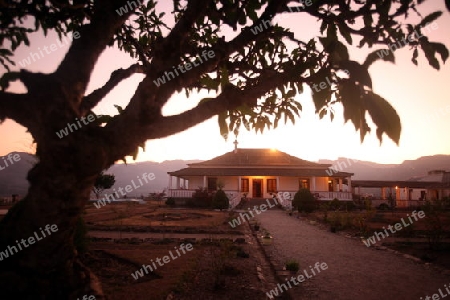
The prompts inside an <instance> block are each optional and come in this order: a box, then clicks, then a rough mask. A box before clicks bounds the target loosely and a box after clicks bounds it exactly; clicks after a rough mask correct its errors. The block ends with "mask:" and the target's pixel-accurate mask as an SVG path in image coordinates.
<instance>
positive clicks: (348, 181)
mask: <svg viewBox="0 0 450 300" xmlns="http://www.w3.org/2000/svg"><path fill="white" fill-rule="evenodd" d="M347 185H348V192H349V193H351V192H352V178H351V177H349V178H348V179H347Z"/></svg>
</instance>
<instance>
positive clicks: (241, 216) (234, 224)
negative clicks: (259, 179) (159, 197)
mask: <svg viewBox="0 0 450 300" xmlns="http://www.w3.org/2000/svg"><path fill="white" fill-rule="evenodd" d="M273 200H274V201H275V204H274V205H271V204H270V201H269V199H266V202H267V205H268V206H269V207H267V205H265V204H261V205H260V206H259V210H258V206H256V205H255V206H254V207H253V210H254V211H255V213H256V214H258V215H259V214H261V213H262V212H265V211H266V210H267V209H268V208H269V209H270V208H272V207H275V206H277V204H278V201H277V200H276V199H275V198H273ZM248 212H249V213H250V215H251V217H250V216H249V215H248V214H247V213H240V214H239V216H238V217H237V218H235V219H233V220H231V221H229V222H228V224H230V226H231V227H232V228H235V227H237V226H239V225H241V224H242V222H245V221H250V219H251V218H254V217H255V215H254V214H253V212H252V211H251V210H250V208H249V209H248ZM246 219H247V220H246ZM241 220H242V222H241Z"/></svg>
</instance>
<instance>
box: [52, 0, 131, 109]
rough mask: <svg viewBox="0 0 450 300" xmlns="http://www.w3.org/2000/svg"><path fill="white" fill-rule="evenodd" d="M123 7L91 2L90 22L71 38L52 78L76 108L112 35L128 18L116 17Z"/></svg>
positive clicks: (119, 1)
mask: <svg viewBox="0 0 450 300" xmlns="http://www.w3.org/2000/svg"><path fill="white" fill-rule="evenodd" d="M124 4H126V1H125V0H116V1H95V4H94V5H95V6H94V15H93V18H92V19H91V22H90V23H89V24H87V25H85V26H83V27H82V28H81V30H80V32H79V38H75V36H74V40H73V42H72V45H71V46H70V48H69V51H68V52H67V54H66V56H65V57H64V59H63V61H62V62H61V64H60V65H59V67H58V69H57V70H56V72H55V75H56V76H57V77H58V78H59V79H60V81H61V82H62V83H63V84H64V85H65V89H66V91H68V92H69V93H70V94H71V95H75V97H73V98H72V101H74V102H75V103H73V104H77V105H78V104H79V102H81V100H82V97H83V95H84V93H85V91H86V87H87V85H88V83H89V80H90V75H91V73H92V70H93V69H94V66H95V64H96V62H97V60H98V58H99V56H100V54H101V53H102V52H103V50H104V49H105V48H106V46H107V45H108V44H109V43H110V41H111V39H112V37H113V35H114V33H115V31H116V30H117V29H118V28H119V27H120V26H121V25H122V24H123V23H124V22H125V21H126V19H127V18H128V16H129V14H124V15H122V16H119V14H118V13H116V12H115V9H116V8H118V7H119V6H121V5H124Z"/></svg>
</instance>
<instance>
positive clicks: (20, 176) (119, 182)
mask: <svg viewBox="0 0 450 300" xmlns="http://www.w3.org/2000/svg"><path fill="white" fill-rule="evenodd" d="M11 154H12V155H13V156H14V155H15V154H18V155H19V156H20V160H19V161H17V162H16V161H14V164H10V165H9V166H8V167H5V165H4V164H5V161H4V159H6V157H0V167H1V168H0V196H11V195H12V194H19V195H25V194H26V191H27V189H28V182H27V180H26V175H27V172H28V171H29V170H30V169H31V168H32V166H33V165H34V164H35V163H36V162H37V159H36V157H35V156H34V155H32V154H29V153H25V152H12V153H11ZM16 158H17V156H16ZM6 162H9V161H8V160H6ZM194 162H200V160H170V161H164V162H161V163H158V162H152V161H148V162H139V163H133V164H115V165H113V166H112V167H111V168H109V169H108V170H107V171H106V173H108V174H114V175H115V178H116V183H115V184H114V187H113V188H118V187H122V188H124V187H125V186H127V185H129V184H131V182H132V180H133V181H134V182H135V183H136V184H137V183H138V180H137V177H138V176H139V177H140V178H142V175H143V174H144V173H147V174H149V173H153V174H154V175H155V176H154V180H151V181H149V182H148V183H144V182H143V183H144V184H143V185H142V186H140V187H139V188H137V189H135V190H133V192H131V193H130V194H129V195H130V196H132V197H136V196H140V195H148V193H151V192H160V191H162V190H163V189H164V188H165V187H167V185H168V182H169V176H168V175H167V172H170V171H176V170H178V169H182V168H185V167H187V164H190V163H194ZM318 163H323V164H331V165H332V166H333V168H336V169H337V170H339V171H343V172H350V173H354V174H355V175H354V176H353V177H352V179H353V180H362V179H365V180H408V179H413V178H414V177H416V176H423V175H426V174H427V173H428V171H430V170H447V171H448V170H450V155H433V156H423V157H420V158H418V159H415V160H405V161H404V162H403V163H401V164H378V163H374V162H370V161H362V160H360V161H356V160H353V159H347V158H338V159H337V160H334V161H333V160H326V159H321V160H319V161H318ZM141 180H142V179H141ZM137 185H139V184H137ZM194 188H195V187H194ZM106 192H108V191H106Z"/></svg>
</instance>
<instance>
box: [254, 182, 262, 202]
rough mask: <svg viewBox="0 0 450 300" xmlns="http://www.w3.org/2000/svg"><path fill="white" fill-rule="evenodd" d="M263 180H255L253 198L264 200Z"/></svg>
mask: <svg viewBox="0 0 450 300" xmlns="http://www.w3.org/2000/svg"><path fill="white" fill-rule="evenodd" d="M262 188H263V184H262V179H253V198H262Z"/></svg>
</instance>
